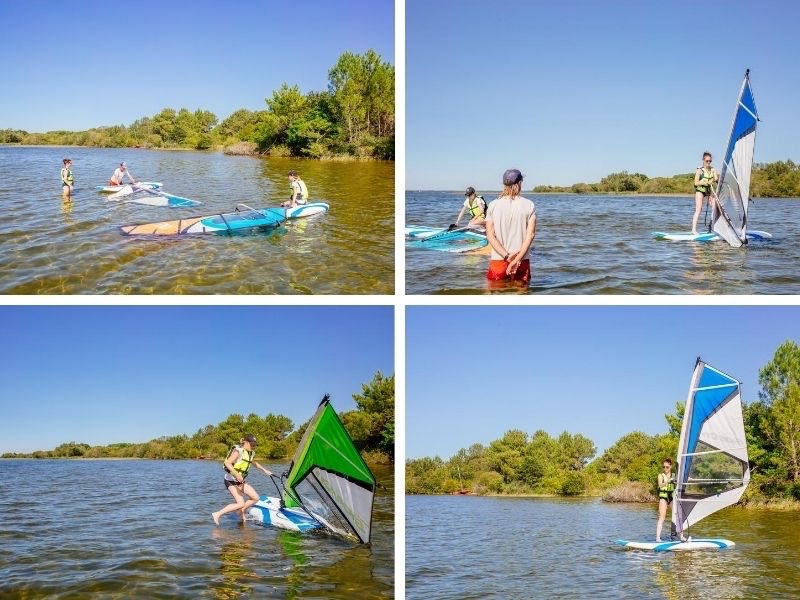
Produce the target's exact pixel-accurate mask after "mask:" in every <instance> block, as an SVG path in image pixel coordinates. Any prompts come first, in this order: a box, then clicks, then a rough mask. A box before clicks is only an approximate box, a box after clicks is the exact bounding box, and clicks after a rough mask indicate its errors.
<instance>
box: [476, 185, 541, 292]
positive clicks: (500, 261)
mask: <svg viewBox="0 0 800 600" xmlns="http://www.w3.org/2000/svg"><path fill="white" fill-rule="evenodd" d="M522 179H523V176H522V173H521V172H520V171H519V170H518V169H509V170H507V171H506V172H505V173H503V191H502V192H501V194H500V196H499V197H498V198H497V199H495V200H492V202H490V203H489V209H488V210H487V211H486V238H487V239H488V240H489V244H490V245H491V247H492V258H491V260H490V261H489V270H488V272H487V273H486V278H487V279H488V280H490V281H501V280H506V279H510V280H512V281H518V282H522V283H528V282H529V281H530V279H531V261H530V249H531V246H532V245H533V238H534V237H536V207H535V206H534V204H533V202H532V201H531V200H528V199H527V198H523V197H522V196H520V192H521V190H522Z"/></svg>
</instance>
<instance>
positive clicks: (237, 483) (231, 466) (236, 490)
mask: <svg viewBox="0 0 800 600" xmlns="http://www.w3.org/2000/svg"><path fill="white" fill-rule="evenodd" d="M255 448H256V437H255V436H254V435H253V434H251V433H248V434H247V435H246V436H244V437H243V438H242V441H241V443H240V444H239V445H237V446H234V447H233V448H231V449H230V450H229V451H228V456H227V457H226V458H225V462H224V466H223V469H225V477H223V479H222V480H223V482H224V483H225V487H226V488H227V490H228V491H229V492H230V493H231V496H233V499H234V502H231V503H230V504H228V505H227V506H225V507H223V508H221V509H220V510H218V511H217V512H215V513H211V518H212V519H214V523H216V524H217V525H219V518H220V517H221V516H222V515H224V514H226V513H229V512H233V511H235V510H238V511H239V512H240V513H241V516H242V521H244V515H245V512H246V511H247V509H248V508H250V507H251V506H253V504H255V503H256V502H258V499H259V495H258V492H257V491H256V490H255V488H253V486H252V485H250V484H249V483H246V482H245V478H246V477H247V473H248V472H249V471H250V465H253V466H255V467H256V468H257V469H260V470H262V471H264V473H265V474H266V475H267V476H268V477H271V476H272V471H269V470H268V469H265V468H264V467H262V466H261V465H260V464H258V463H257V462H256V461H255V460H254V458H255V455H256V450H255ZM244 494H247V495H248V496H249V497H250V499H249V500H245V499H244Z"/></svg>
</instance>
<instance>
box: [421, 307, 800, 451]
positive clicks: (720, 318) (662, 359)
mask: <svg viewBox="0 0 800 600" xmlns="http://www.w3.org/2000/svg"><path fill="white" fill-rule="evenodd" d="M406 329H407V332H406V432H407V437H406V455H407V456H408V457H409V458H419V457H421V456H433V455H439V456H441V457H442V458H448V457H450V456H452V455H453V454H454V453H455V452H457V451H458V450H459V449H460V448H466V447H469V446H470V445H472V444H473V443H481V444H488V443H489V442H491V441H492V440H495V439H497V438H499V437H501V436H502V435H503V434H504V433H505V432H506V431H508V430H509V429H522V430H523V431H526V432H528V433H529V434H530V433H533V432H534V431H536V430H538V429H543V430H545V431H547V432H548V433H550V434H551V435H558V434H559V433H561V432H562V431H564V430H567V431H569V432H570V433H582V434H583V435H586V436H588V437H589V438H591V439H592V440H593V441H594V443H595V445H596V446H597V448H598V451H602V450H603V449H605V448H607V447H609V446H611V445H612V444H613V443H614V442H616V441H617V440H618V439H619V438H620V437H622V436H623V435H625V434H626V433H630V432H632V431H636V430H639V431H644V432H645V433H648V434H656V433H665V432H666V430H667V424H666V421H665V419H664V415H665V414H666V413H672V412H674V410H675V403H676V402H677V401H685V400H686V393H687V390H688V386H689V380H690V378H691V375H692V370H693V369H694V363H695V359H696V358H697V356H701V357H702V358H703V359H704V360H705V361H706V362H708V363H709V364H711V365H712V366H714V367H716V368H718V369H720V370H721V371H724V372H726V373H728V374H730V375H732V376H734V377H736V378H738V379H739V380H740V381H742V384H743V385H742V397H743V400H744V401H745V402H746V403H747V402H752V401H753V400H756V399H758V390H759V387H758V370H759V369H760V368H762V367H763V366H764V365H765V364H766V363H767V362H769V361H770V360H771V359H772V356H773V355H774V353H775V350H776V348H777V347H778V346H779V345H780V344H781V343H783V342H784V341H786V340H787V339H792V340H794V341H796V342H798V341H800V307H774V306H773V307H763V306H746V307H732V306H707V307H696V306H687V307H683V306H671V307H664V306H652V307H637V306H622V307H615V306H605V307H592V306H569V307H552V306H529V307H511V306H502V307H486V306H484V307H417V306H414V307H409V308H408V312H407V314H406Z"/></svg>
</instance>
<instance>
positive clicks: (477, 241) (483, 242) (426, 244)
mask: <svg viewBox="0 0 800 600" xmlns="http://www.w3.org/2000/svg"><path fill="white" fill-rule="evenodd" d="M405 235H406V238H408V239H407V241H406V248H418V249H421V250H439V251H440V252H455V253H460V252H470V251H473V250H480V249H481V248H484V247H486V246H487V245H488V244H489V242H488V240H487V239H486V235H485V234H484V233H479V232H477V231H473V230H461V231H459V230H456V231H448V230H447V229H442V228H436V227H421V226H406V228H405Z"/></svg>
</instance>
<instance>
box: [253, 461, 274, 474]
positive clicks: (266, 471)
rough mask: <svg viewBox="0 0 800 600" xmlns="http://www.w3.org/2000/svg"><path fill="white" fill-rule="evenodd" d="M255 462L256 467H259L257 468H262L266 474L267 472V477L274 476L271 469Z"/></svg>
mask: <svg viewBox="0 0 800 600" xmlns="http://www.w3.org/2000/svg"><path fill="white" fill-rule="evenodd" d="M253 464H254V465H255V466H256V468H257V469H261V470H262V471H264V474H265V475H266V476H267V477H272V471H270V470H269V469H265V468H264V467H262V466H261V465H260V464H259V463H257V462H256V461H253Z"/></svg>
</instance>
